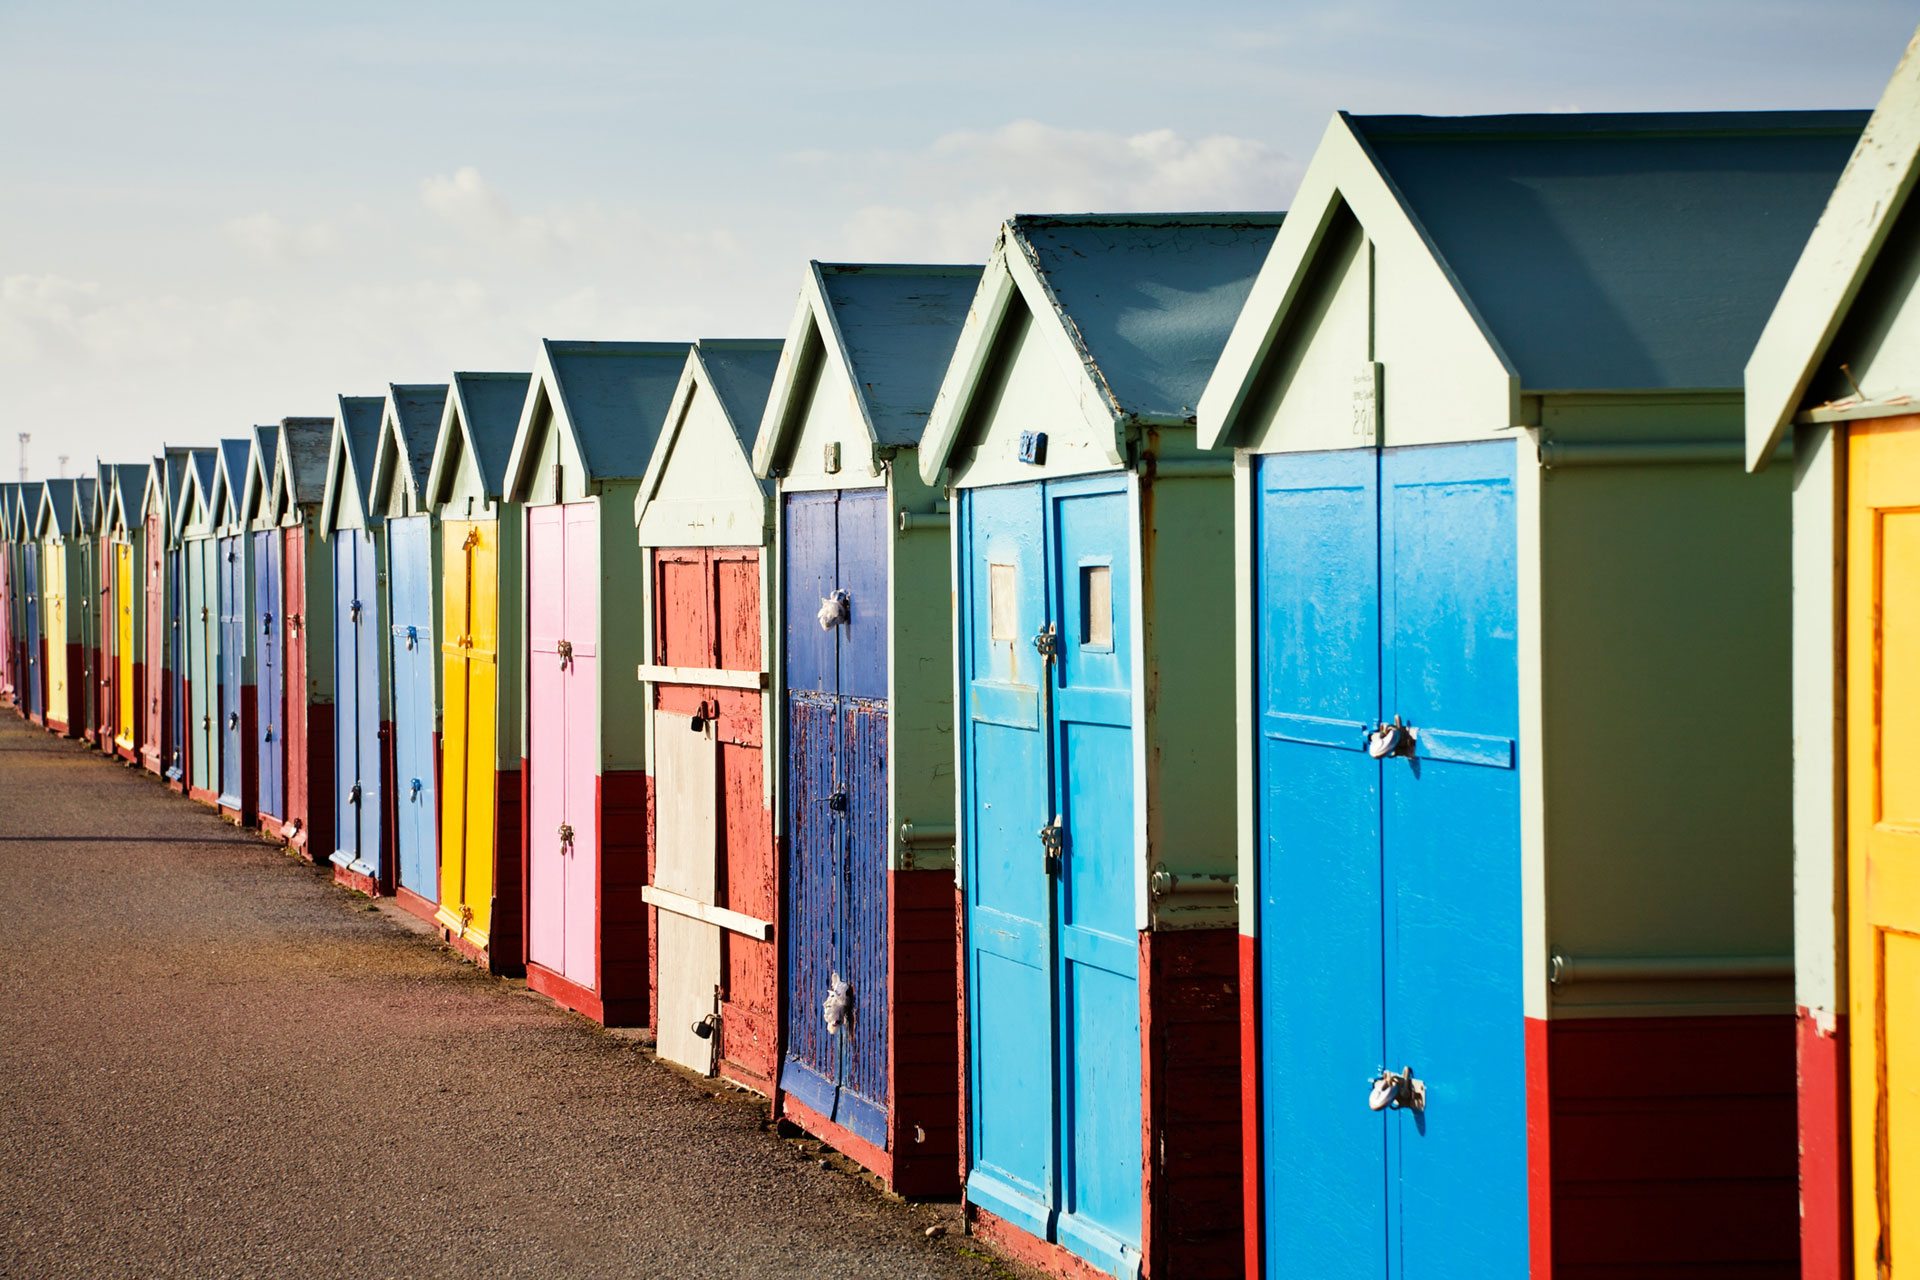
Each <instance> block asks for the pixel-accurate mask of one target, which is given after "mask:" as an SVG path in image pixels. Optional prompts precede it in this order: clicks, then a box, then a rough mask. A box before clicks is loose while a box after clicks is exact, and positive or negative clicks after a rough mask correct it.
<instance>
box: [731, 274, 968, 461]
mask: <svg viewBox="0 0 1920 1280" xmlns="http://www.w3.org/2000/svg"><path fill="white" fill-rule="evenodd" d="M981 271H982V268H981V267H979V266H958V265H951V266H948V265H930V266H924V265H921V266H916V265H899V264H879V263H825V262H810V263H808V264H807V274H806V277H805V278H804V280H803V281H802V283H801V287H800V302H799V305H798V306H797V307H796V308H795V310H794V316H793V323H792V324H791V325H790V326H788V329H787V338H786V343H785V345H784V347H783V348H782V350H781V353H780V367H779V369H778V370H777V371H776V372H775V373H774V378H773V390H772V392H771V394H770V395H769V396H768V398H767V408H766V412H765V413H764V414H763V415H762V416H761V420H760V429H759V431H758V433H757V434H756V436H755V439H754V445H753V469H754V473H755V474H756V475H761V476H768V475H771V474H773V471H774V469H775V468H776V467H777V466H779V465H780V462H779V459H780V458H781V456H782V454H783V453H784V452H785V450H786V448H787V446H788V444H789V441H790V439H791V437H792V435H793V433H794V432H796V431H798V430H799V428H800V426H801V420H802V417H803V416H804V415H803V413H802V410H803V409H804V404H803V397H804V395H805V393H806V389H807V388H808V387H809V386H810V385H811V383H812V382H813V380H814V379H813V374H814V372H815V369H814V365H815V363H816V362H817V361H820V360H826V361H830V362H832V363H834V364H836V365H838V366H839V368H840V369H841V371H842V372H843V373H844V374H845V376H846V379H847V382H848V384H849V385H850V386H851V387H852V388H853V389H854V401H855V404H856V406H857V407H858V409H859V412H860V418H861V422H862V424H863V425H864V426H865V428H866V433H867V438H868V441H869V442H870V444H871V445H872V448H873V461H875V462H877V461H878V460H879V459H880V458H882V457H884V456H886V455H887V454H890V453H892V452H893V451H894V450H897V449H901V448H915V447H917V446H918V445H919V443H920V437H921V435H922V434H923V433H924V431H925V429H926V423H927V415H928V413H929V412H930V411H931V410H932V408H933V400H934V396H935V395H936V393H938V391H939V390H940V379H941V377H942V375H944V374H945V372H946V369H947V365H948V363H949V361H950V360H951V359H952V356H953V348H954V343H955V342H956V341H957V340H958V338H959V336H960V329H961V325H962V324H963V323H964V321H965V319H966V314H967V304H968V303H969V302H970V301H971V300H972V298H973V294H974V291H975V289H977V288H978V287H979V283H980V274H981Z"/></svg>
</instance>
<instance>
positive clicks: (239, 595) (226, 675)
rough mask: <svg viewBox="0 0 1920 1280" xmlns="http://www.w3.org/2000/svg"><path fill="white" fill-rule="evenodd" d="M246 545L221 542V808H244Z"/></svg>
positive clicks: (237, 540)
mask: <svg viewBox="0 0 1920 1280" xmlns="http://www.w3.org/2000/svg"><path fill="white" fill-rule="evenodd" d="M245 543H246V540H245V539H244V538H242V537H240V536H238V535H236V536H234V537H230V538H221V539H220V546H219V557H220V559H219V567H220V577H219V588H218V590H219V598H218V602H217V603H218V607H219V610H220V644H219V648H218V650H217V653H218V656H219V660H220V677H219V680H220V711H219V715H220V803H221V804H222V805H224V806H225V807H227V808H229V809H235V810H238V809H240V808H241V807H242V798H243V796H244V795H245V793H246V776H245V768H246V751H245V743H246V737H245V735H246V734H247V732H248V730H249V728H250V726H249V725H248V724H247V723H246V717H245V715H244V713H243V712H244V705H245V704H244V701H243V699H244V698H245V694H244V692H243V689H244V686H245V685H246V684H247V683H248V681H247V678H246V675H247V671H246V668H247V662H248V660H249V658H250V657H251V655H252V653H253V649H254V646H253V642H252V641H253V638H252V636H251V635H249V634H248V633H249V631H250V630H251V627H250V626H249V625H248V624H249V622H250V618H249V617H248V612H247V553H248V550H249V548H248V547H247V546H246V545H245Z"/></svg>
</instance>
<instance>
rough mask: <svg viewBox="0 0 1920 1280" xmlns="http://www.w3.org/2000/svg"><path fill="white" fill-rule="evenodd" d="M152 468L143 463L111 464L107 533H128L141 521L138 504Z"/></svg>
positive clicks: (144, 491)
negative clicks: (111, 483)
mask: <svg viewBox="0 0 1920 1280" xmlns="http://www.w3.org/2000/svg"><path fill="white" fill-rule="evenodd" d="M151 470H152V468H151V467H150V466H149V465H148V464H147V463H144V462H116V463H114V464H113V497H112V498H111V499H110V500H109V501H108V503H107V529H108V531H109V532H114V531H121V532H125V531H129V530H131V529H133V528H134V527H135V526H137V525H138V524H139V523H140V521H141V510H140V503H141V499H142V497H143V496H144V495H145V493H146V489H147V477H148V475H149V474H150V472H151Z"/></svg>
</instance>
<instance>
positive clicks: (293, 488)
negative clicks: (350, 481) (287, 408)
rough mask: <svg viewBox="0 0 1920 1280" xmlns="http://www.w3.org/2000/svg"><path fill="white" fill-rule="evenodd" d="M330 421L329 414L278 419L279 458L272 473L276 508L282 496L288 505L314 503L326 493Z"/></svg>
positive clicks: (301, 505)
mask: <svg viewBox="0 0 1920 1280" xmlns="http://www.w3.org/2000/svg"><path fill="white" fill-rule="evenodd" d="M333 425H334V424H333V419H332V418H282V419H280V442H279V455H280V462H279V465H277V466H276V467H275V468H274V475H273V499H272V501H273V507H274V509H275V510H276V511H277V510H279V509H280V504H281V501H282V499H283V498H284V499H285V501H286V504H287V505H288V506H289V507H317V506H319V505H320V502H321V499H323V498H324V497H325V496H326V492H327V452H328V450H330V449H331V448H332V447H333Z"/></svg>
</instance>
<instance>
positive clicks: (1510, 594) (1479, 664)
mask: <svg viewBox="0 0 1920 1280" xmlns="http://www.w3.org/2000/svg"><path fill="white" fill-rule="evenodd" d="M1513 466H1514V450H1513V446H1512V445H1511V444H1510V443H1507V442H1504V441H1503V442H1498V443H1490V444H1473V445H1455V446H1446V447H1441V448H1429V449H1397V450H1387V451H1385V452H1384V453H1382V455H1381V459H1380V490H1381V520H1380V523H1381V551H1380V556H1381V566H1382V568H1381V572H1382V578H1383V591H1382V597H1381V599H1382V603H1381V629H1382V638H1381V650H1382V657H1381V682H1382V689H1383V700H1382V703H1381V718H1382V719H1391V718H1392V717H1393V716H1396V715H1397V716H1400V717H1401V718H1402V719H1403V720H1404V721H1405V722H1406V723H1407V724H1409V725H1412V726H1413V727H1414V729H1415V731H1416V732H1417V734H1418V737H1417V738H1416V740H1415V741H1416V745H1415V749H1414V754H1413V755H1412V756H1411V757H1404V756H1396V757H1391V758H1389V759H1388V760H1386V761H1384V762H1383V766H1382V776H1383V780H1384V791H1383V796H1382V806H1383V822H1384V825H1385V834H1386V842H1385V855H1384V875H1385V881H1386V884H1387V885H1388V886H1389V896H1388V898H1387V911H1386V914H1385V929H1386V934H1385V956H1386V970H1385V972H1386V985H1385V992H1386V1011H1385V1012H1386V1029H1387V1036H1386V1054H1387V1060H1386V1063H1385V1064H1383V1065H1386V1066H1388V1067H1390V1068H1392V1069H1396V1070H1397V1069H1399V1068H1400V1067H1403V1066H1411V1067H1413V1069H1414V1072H1415V1074H1416V1075H1417V1076H1418V1077H1419V1078H1420V1079H1421V1080H1422V1081H1424V1082H1425V1084H1426V1088H1427V1109H1426V1112H1425V1115H1424V1116H1422V1115H1421V1114H1420V1113H1417V1112H1414V1111H1410V1110H1400V1111H1396V1112H1393V1113H1392V1116H1391V1119H1390V1121H1389V1131H1390V1134H1391V1135H1392V1138H1393V1141H1394V1144H1395V1148H1394V1149H1395V1150H1397V1152H1398V1165H1399V1167H1398V1170H1397V1172H1396V1173H1395V1174H1393V1175H1392V1176H1390V1177H1389V1180H1388V1187H1389V1196H1388V1200H1389V1209H1390V1212H1392V1211H1394V1210H1395V1208H1396V1205H1395V1199H1396V1195H1395V1193H1396V1192H1397V1198H1398V1203H1397V1213H1396V1214H1395V1216H1397V1218H1398V1222H1399V1251H1400V1253H1401V1255H1402V1259H1403V1263H1404V1266H1405V1268H1406V1273H1407V1274H1409V1275H1428V1274H1436V1273H1438V1272H1445V1271H1453V1270H1457V1269H1458V1268H1460V1267H1463V1266H1467V1265H1472V1266H1474V1267H1477V1268H1482V1269H1484V1271H1485V1273H1486V1274H1489V1275H1521V1274H1524V1273H1525V1270H1526V1266H1527V1224H1526V1222H1525V1221H1524V1220H1522V1219H1521V1218H1520V1216H1519V1215H1517V1214H1516V1213H1514V1211H1513V1206H1515V1205H1521V1204H1525V1203H1526V1202H1527V1185H1526V1177H1527V1145H1526V1140H1527V1135H1526V1106H1525V1099H1526V1090H1527V1082H1526V1058H1525V1044H1524V1039H1523V1034H1524V1016H1525V1015H1524V1010H1523V1008H1522V1005H1521V992H1520V974H1521V963H1522V962H1521V941H1520V924H1521V917H1522V914H1523V913H1522V908H1521V900H1520V800H1519V771H1518V769H1517V768H1516V767H1515V765H1516V764H1517V761H1516V760H1515V758H1514V757H1515V745H1514V744H1515V740H1516V739H1517V737H1518V734H1519V661H1518V644H1517V616H1518V614H1517V582H1518V579H1517V568H1516V563H1515V558H1514V555H1515V552H1514V547H1515V528H1514V506H1513V502H1514V494H1513ZM1463 744H1465V745H1464V746H1463ZM1467 747H1470V748H1471V749H1467ZM1390 1248H1391V1243H1390Z"/></svg>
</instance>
